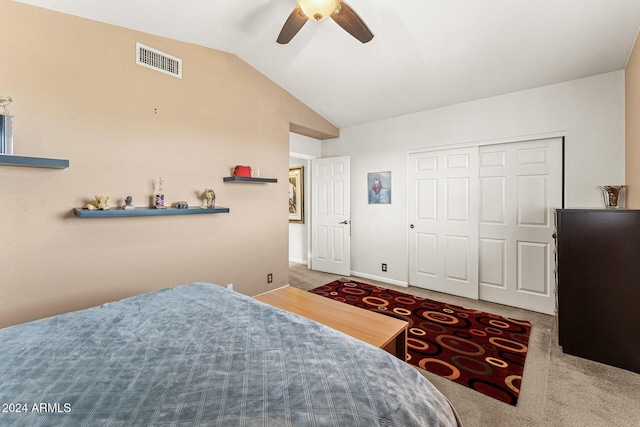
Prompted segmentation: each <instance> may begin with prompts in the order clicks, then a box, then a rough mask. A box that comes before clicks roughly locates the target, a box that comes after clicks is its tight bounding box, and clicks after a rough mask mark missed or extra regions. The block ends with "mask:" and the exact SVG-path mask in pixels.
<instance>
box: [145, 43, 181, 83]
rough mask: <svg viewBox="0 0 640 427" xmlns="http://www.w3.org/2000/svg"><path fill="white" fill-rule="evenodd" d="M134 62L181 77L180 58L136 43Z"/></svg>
mask: <svg viewBox="0 0 640 427" xmlns="http://www.w3.org/2000/svg"><path fill="white" fill-rule="evenodd" d="M136 64H138V65H142V66H143V67H147V68H151V69H152V70H156V71H160V72H161V73H165V74H169V75H170V76H174V77H177V78H179V79H181V78H182V59H180V58H176V57H175V56H171V55H168V54H166V53H164V52H160V51H159V50H156V49H153V48H150V47H149V46H145V45H143V44H141V43H136Z"/></svg>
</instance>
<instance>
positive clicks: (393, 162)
mask: <svg viewBox="0 0 640 427" xmlns="http://www.w3.org/2000/svg"><path fill="white" fill-rule="evenodd" d="M547 133H549V134H552V135H562V136H564V137H565V207H602V197H601V194H600V192H599V190H598V186H599V185H603V184H621V183H624V72H623V71H616V72H612V73H607V74H602V75H598V76H593V77H588V78H584V79H579V80H573V81H569V82H565V83H560V84H556V85H550V86H544V87H540V88H536V89H531V90H527V91H522V92H515V93H511V94H507V95H502V96H498V97H493V98H487V99H482V100H478V101H473V102H467V103H463V104H457V105H453V106H449V107H444V108H440V109H436V110H430V111H424V112H420V113H416V114H411V115H406V116H402V117H397V118H392V119H387V120H383V121H379V122H374V123H369V124H365V125H361V126H355V127H352V128H347V129H342V130H341V131H340V138H339V139H334V140H327V141H323V143H322V144H323V145H322V157H331V156H343V155H349V156H351V221H352V238H351V268H352V272H353V274H356V275H359V276H363V277H370V278H376V279H379V280H382V281H386V282H389V283H396V284H406V283H407V280H408V273H407V268H408V262H407V259H408V243H407V241H408V237H407V235H408V233H407V232H408V223H407V216H408V214H407V203H408V202H407V157H408V152H409V150H411V149H415V148H421V147H432V146H439V145H451V144H460V143H468V142H479V141H497V142H506V141H517V140H526V139H527V137H528V136H532V135H535V136H538V135H541V134H547ZM386 170H390V171H392V180H393V181H392V182H393V183H392V185H393V189H392V191H393V200H392V204H391V205H369V204H368V203H367V183H366V179H367V173H368V172H376V171H386ZM383 262H384V263H386V264H387V265H388V271H387V273H383V272H382V271H381V268H380V266H381V263H383Z"/></svg>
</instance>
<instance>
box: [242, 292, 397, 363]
mask: <svg viewBox="0 0 640 427" xmlns="http://www.w3.org/2000/svg"><path fill="white" fill-rule="evenodd" d="M254 298H255V299H257V300H258V301H262V302H264V303H267V304H269V305H272V306H274V307H277V308H280V309H282V310H286V311H290V312H292V313H296V314H299V315H300V316H303V317H307V318H309V319H312V320H315V321H316V322H318V323H322V324H324V325H326V326H329V327H331V328H333V329H336V330H338V331H340V332H343V333H345V334H347V335H351V336H352V337H354V338H357V339H359V340H361V341H364V342H367V343H369V344H372V345H374V346H376V347H380V348H382V349H383V350H385V351H387V352H389V353H391V354H393V355H394V356H396V357H398V358H399V359H401V360H406V358H407V327H408V325H409V324H408V323H407V322H405V321H404V320H400V319H395V318H393V317H389V316H385V315H383V314H378V313H374V312H372V311H369V310H366V309H364V308H359V307H354V306H352V305H349V304H346V303H342V302H339V301H335V300H332V299H330V298H326V297H323V296H320V295H316V294H313V293H311V292H307V291H303V290H301V289H298V288H294V287H291V286H285V287H283V288H279V289H275V290H273V291H270V292H266V293H264V294H260V295H257V296H255V297H254Z"/></svg>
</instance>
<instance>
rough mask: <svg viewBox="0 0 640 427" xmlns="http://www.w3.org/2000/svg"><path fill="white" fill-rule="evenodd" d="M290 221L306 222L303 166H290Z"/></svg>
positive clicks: (296, 222) (295, 222)
mask: <svg viewBox="0 0 640 427" xmlns="http://www.w3.org/2000/svg"><path fill="white" fill-rule="evenodd" d="M289 222H290V223H294V224H304V174H303V171H302V166H296V167H293V168H289Z"/></svg>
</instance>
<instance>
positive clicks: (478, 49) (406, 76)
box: [20, 0, 640, 128]
mask: <svg viewBox="0 0 640 427" xmlns="http://www.w3.org/2000/svg"><path fill="white" fill-rule="evenodd" d="M20 1H21V2H22V3H29V4H33V5H36V6H41V7H45V8H48V9H53V10H57V11H60V12H64V13H69V14H72V15H78V16H82V17H85V18H89V19H94V20H97V21H102V22H107V23H110V24H115V25H118V26H122V27H126V28H131V29H135V30H139V31H143V32H146V33H152V34H156V35H160V36H164V37H169V38H172V39H177V40H181V41H185V42H189V43H194V44H198V45H202V46H207V47H210V48H213V49H218V50H222V51H226V52H230V53H233V54H235V55H237V56H238V57H240V58H242V59H243V60H244V61H246V62H247V63H249V64H250V65H251V66H253V67H254V68H256V69H257V70H259V71H260V72H261V73H263V74H264V75H266V76H267V77H269V78H270V79H271V80H273V81H274V82H275V83H277V84H278V85H279V86H281V87H283V88H284V89H285V90H287V91H288V92H290V93H291V94H293V95H294V96H295V97H296V98H298V99H300V100H301V101H302V102H304V103H305V104H306V105H308V106H309V107H311V108H312V109H313V110H315V111H316V112H317V113H319V114H320V115H322V116H323V117H325V118H326V119H327V120H329V121H330V122H331V123H333V124H334V125H336V126H337V127H339V128H345V127H350V126H354V125H358V124H362V123H367V122H371V121H376V120H380V119H384V118H387V117H393V116H399V115H404V114H409V113H413V112H417V111H423V110H428V109H432V108H437V107H442V106H446V105H451V104H456V103H459V102H465V101H470V100H474V99H480V98H486V97H490V96H495V95H500V94H505V93H509V92H514V91H518V90H524V89H529V88H534V87H538V86H543V85H548V84H553V83H558V82H562V81H567V80H572V79H576V78H581V77H586V76H591V75H596V74H601V73H606V72H609V71H615V70H621V69H624V67H625V65H626V62H627V59H628V57H629V53H630V51H631V49H632V47H633V43H634V41H635V39H636V35H637V34H638V29H639V28H640V0H403V1H399V0H396V1H389V0H387V1H384V0H349V1H348V3H349V5H350V6H351V7H352V8H353V9H354V10H355V11H356V12H357V13H358V14H359V15H360V16H361V17H362V19H363V20H364V21H365V22H366V23H367V25H368V26H369V28H370V29H371V30H372V32H373V33H374V34H375V37H374V39H373V40H372V41H371V42H369V43H367V44H361V43H360V42H358V41H357V40H356V39H354V38H353V37H351V36H350V35H349V34H347V33H346V32H345V31H344V30H342V29H341V28H340V27H339V26H338V25H337V24H336V23H335V22H333V21H331V20H330V19H329V20H325V21H321V22H313V21H310V22H308V23H307V24H306V25H305V26H304V27H303V28H302V30H300V32H299V33H298V35H296V37H295V38H294V39H293V40H292V41H291V42H290V43H289V44H288V45H279V44H277V43H276V41H275V40H276V38H277V36H278V34H279V32H280V29H281V28H282V25H283V24H284V22H285V20H286V19H287V17H288V16H289V14H290V13H291V11H292V10H293V8H294V7H295V6H296V1H295V0H245V1H238V0H180V1H177V0H109V1H105V0H82V1H78V0H20ZM167 53H169V54H171V52H167ZM183 65H184V68H185V69H186V68H187V67H188V66H189V64H183Z"/></svg>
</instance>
